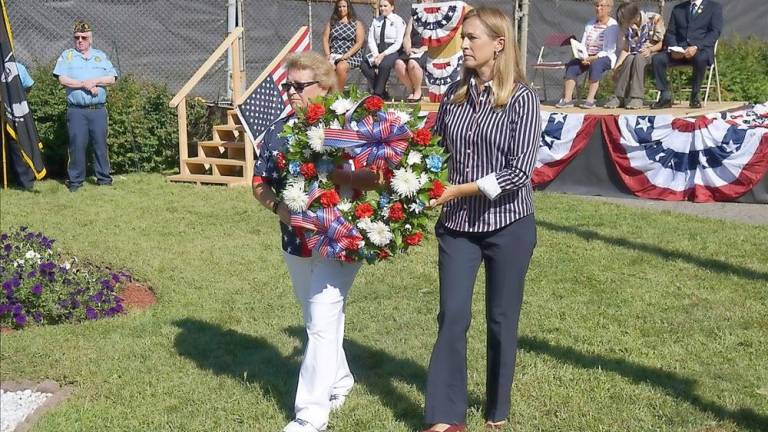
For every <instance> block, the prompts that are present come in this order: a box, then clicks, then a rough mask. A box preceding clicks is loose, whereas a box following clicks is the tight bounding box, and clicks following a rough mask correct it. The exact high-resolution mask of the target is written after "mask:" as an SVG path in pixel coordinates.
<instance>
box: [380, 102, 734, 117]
mask: <svg viewBox="0 0 768 432" xmlns="http://www.w3.org/2000/svg"><path fill="white" fill-rule="evenodd" d="M395 102H396V101H395ZM746 105H748V103H747V102H709V103H707V106H703V107H701V108H699V109H693V108H689V107H688V102H687V101H686V102H683V103H678V104H675V105H673V106H672V108H665V109H660V110H652V109H651V107H650V104H647V105H646V106H645V107H643V109H637V110H628V109H624V108H615V109H608V108H603V107H597V108H592V109H583V108H579V107H575V108H556V107H555V102H542V103H541V110H542V111H549V112H562V113H565V114H590V115H672V116H675V117H696V116H700V115H706V114H712V113H718V112H723V111H732V110H736V109H739V108H743V107H744V106H746ZM439 107H440V104H439V103H435V102H421V109H422V111H427V112H437V109H438V108H439Z"/></svg>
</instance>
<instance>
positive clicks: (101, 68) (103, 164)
mask: <svg viewBox="0 0 768 432" xmlns="http://www.w3.org/2000/svg"><path fill="white" fill-rule="evenodd" d="M74 39H75V40H74V43H75V48H74V49H68V50H66V51H64V52H63V53H61V56H59V59H58V60H57V61H56V67H55V68H54V69H53V75H54V76H55V77H57V78H58V80H59V82H60V83H61V85H63V86H64V87H66V89H67V129H68V131H69V163H68V164H67V174H68V176H69V191H70V192H75V191H77V190H78V189H79V188H80V187H81V186H82V185H83V181H85V165H86V162H85V155H86V149H87V147H88V141H89V137H90V139H91V144H92V145H93V153H94V164H93V168H94V171H95V173H96V183H97V184H99V185H102V186H108V185H111V184H112V177H111V176H110V167H109V157H108V154H107V109H106V108H105V104H106V102H107V90H106V86H108V85H111V84H114V83H115V80H116V79H117V71H115V68H114V66H112V63H111V62H110V61H109V59H108V58H107V55H106V54H104V52H103V51H99V50H97V49H94V48H92V47H91V45H92V43H93V33H92V32H91V25H90V24H88V23H86V22H82V21H78V22H77V23H75V28H74Z"/></svg>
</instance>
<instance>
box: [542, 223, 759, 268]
mask: <svg viewBox="0 0 768 432" xmlns="http://www.w3.org/2000/svg"><path fill="white" fill-rule="evenodd" d="M536 225H537V226H539V227H542V228H544V229H548V230H550V231H557V232H562V233H566V234H573V235H576V236H579V237H581V238H583V239H584V240H587V241H601V242H603V243H607V244H609V245H613V246H618V247H623V248H626V249H630V250H634V251H638V252H643V253H647V254H652V255H656V256H658V257H660V258H665V259H671V260H682V261H685V262H687V263H689V264H693V265H696V266H699V267H701V268H703V269H706V270H710V271H713V272H717V273H722V274H732V275H734V276H737V277H739V278H742V279H749V280H753V281H765V282H768V273H765V272H761V271H756V270H752V269H750V268H747V267H743V266H739V265H735V264H731V263H728V262H725V261H721V260H717V259H713V258H702V257H698V256H695V255H691V254H689V253H687V252H678V251H673V250H669V249H664V248H662V247H659V246H656V245H652V244H646V243H640V242H637V241H633V240H627V239H624V238H620V237H611V236H608V235H605V234H601V233H599V232H597V231H593V230H589V229H584V228H578V227H574V226H566V225H558V224H556V223H552V222H547V221H546V220H542V219H537V220H536Z"/></svg>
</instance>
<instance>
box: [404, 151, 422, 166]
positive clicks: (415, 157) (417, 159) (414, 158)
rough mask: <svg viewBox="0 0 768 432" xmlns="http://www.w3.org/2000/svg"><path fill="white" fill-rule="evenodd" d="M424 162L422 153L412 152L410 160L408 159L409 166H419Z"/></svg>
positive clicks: (409, 154) (409, 155) (409, 156)
mask: <svg viewBox="0 0 768 432" xmlns="http://www.w3.org/2000/svg"><path fill="white" fill-rule="evenodd" d="M423 160H424V158H423V157H422V156H421V153H419V152H417V151H412V152H410V153H408V159H406V162H408V165H418V164H420V163H421V162H422V161H423Z"/></svg>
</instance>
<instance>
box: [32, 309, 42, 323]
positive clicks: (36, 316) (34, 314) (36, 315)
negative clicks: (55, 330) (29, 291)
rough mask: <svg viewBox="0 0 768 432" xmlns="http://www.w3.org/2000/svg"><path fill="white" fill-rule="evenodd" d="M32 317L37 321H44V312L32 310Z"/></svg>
mask: <svg viewBox="0 0 768 432" xmlns="http://www.w3.org/2000/svg"><path fill="white" fill-rule="evenodd" d="M32 319H33V320H35V322H43V313H42V312H40V311H34V312H32Z"/></svg>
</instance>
